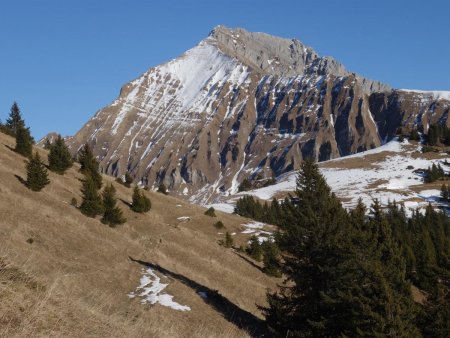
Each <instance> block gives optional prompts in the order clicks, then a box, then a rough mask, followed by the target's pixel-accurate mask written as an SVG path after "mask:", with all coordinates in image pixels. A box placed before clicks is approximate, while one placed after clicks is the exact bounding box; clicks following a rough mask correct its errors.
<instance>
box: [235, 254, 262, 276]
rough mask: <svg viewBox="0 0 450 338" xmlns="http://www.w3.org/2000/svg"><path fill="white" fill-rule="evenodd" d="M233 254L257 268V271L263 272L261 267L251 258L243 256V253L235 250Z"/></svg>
mask: <svg viewBox="0 0 450 338" xmlns="http://www.w3.org/2000/svg"><path fill="white" fill-rule="evenodd" d="M235 254H236V255H237V256H238V257H240V258H242V259H243V260H244V261H246V262H247V263H248V264H250V265H251V266H253V267H254V268H256V269H258V270H259V271H261V272H263V269H262V268H261V267H260V266H259V265H258V264H256V263H255V262H253V261H252V260H251V259H249V258H247V257H245V256H244V255H241V254H240V253H239V252H235Z"/></svg>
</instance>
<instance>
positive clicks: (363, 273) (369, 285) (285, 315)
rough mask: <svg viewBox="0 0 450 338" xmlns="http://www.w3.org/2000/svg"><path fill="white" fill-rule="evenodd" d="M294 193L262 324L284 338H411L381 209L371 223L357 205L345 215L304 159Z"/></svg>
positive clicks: (401, 279)
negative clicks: (280, 277)
mask: <svg viewBox="0 0 450 338" xmlns="http://www.w3.org/2000/svg"><path fill="white" fill-rule="evenodd" d="M296 195H297V199H298V201H299V202H298V204H297V205H295V207H294V206H290V207H289V208H290V210H291V211H290V212H291V214H292V217H289V218H286V220H285V221H284V222H285V224H283V227H282V229H281V233H280V235H279V236H278V237H279V240H278V242H279V244H280V246H281V249H282V254H283V259H284V264H283V265H282V270H283V273H284V275H286V276H287V279H286V282H285V284H284V285H283V286H282V287H281V289H280V292H278V293H274V294H269V295H268V303H269V307H268V308H265V309H263V311H264V313H265V315H266V321H267V323H268V325H269V327H270V328H272V329H273V330H274V331H275V332H276V333H277V334H279V335H281V336H292V337H296V336H299V337H343V336H346V337H355V336H375V337H378V336H379V337H382V336H396V337H414V336H417V330H416V328H415V326H414V325H413V323H412V319H411V318H413V317H414V311H412V310H411V309H414V306H413V305H412V304H411V302H410V299H411V298H408V283H406V281H405V270H404V263H402V259H401V257H400V256H399V251H398V250H397V249H396V247H395V242H394V241H392V240H391V239H392V236H390V232H389V230H388V229H387V228H386V223H385V220H383V219H382V217H379V216H380V215H379V213H380V212H381V211H380V210H378V209H377V208H375V209H376V212H377V213H378V219H380V220H381V221H380V222H378V223H376V222H375V221H374V222H375V223H371V224H367V221H366V219H365V215H364V211H365V208H364V206H363V205H362V203H360V205H359V206H358V208H357V210H356V211H355V212H354V213H352V214H351V215H348V214H347V213H346V211H345V210H344V209H343V208H342V206H341V204H340V202H339V201H338V200H337V198H336V196H334V194H332V193H331V191H330V188H329V187H328V185H327V184H326V182H325V179H324V178H323V176H322V175H321V174H320V172H319V170H318V167H317V165H315V164H314V163H312V162H310V161H305V162H304V163H303V164H302V166H301V169H300V172H299V175H298V178H297V191H296ZM373 217H377V216H376V215H374V216H373ZM389 238H391V239H389ZM396 264H397V267H398V271H396V270H395V268H394V267H395V265H396ZM356 281H357V282H356ZM397 288H398V291H397ZM396 292H399V293H400V295H397V294H396ZM409 306H411V307H410V308H409V310H408V307H409Z"/></svg>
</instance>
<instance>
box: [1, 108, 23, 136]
mask: <svg viewBox="0 0 450 338" xmlns="http://www.w3.org/2000/svg"><path fill="white" fill-rule="evenodd" d="M19 128H25V121H24V120H23V119H22V115H21V114H20V109H19V106H18V105H17V102H14V103H13V105H12V106H11V112H10V114H9V117H8V119H7V120H6V123H5V124H4V131H5V132H6V133H7V134H8V135H10V136H13V137H14V136H16V134H17V131H18V130H19Z"/></svg>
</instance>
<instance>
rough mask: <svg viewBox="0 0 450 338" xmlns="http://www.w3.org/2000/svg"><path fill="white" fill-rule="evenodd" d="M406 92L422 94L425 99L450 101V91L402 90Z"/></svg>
mask: <svg viewBox="0 0 450 338" xmlns="http://www.w3.org/2000/svg"><path fill="white" fill-rule="evenodd" d="M401 90H402V91H405V92H411V93H417V94H422V95H423V96H425V97H431V98H432V99H433V100H441V99H442V100H450V91H436V90H433V91H425V90H416V89H401Z"/></svg>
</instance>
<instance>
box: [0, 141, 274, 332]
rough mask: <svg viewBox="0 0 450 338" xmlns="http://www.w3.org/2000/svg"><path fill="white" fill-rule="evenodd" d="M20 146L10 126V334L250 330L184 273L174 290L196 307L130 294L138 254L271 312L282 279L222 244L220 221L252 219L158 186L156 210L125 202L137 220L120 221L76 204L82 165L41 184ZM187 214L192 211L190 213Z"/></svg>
mask: <svg viewBox="0 0 450 338" xmlns="http://www.w3.org/2000/svg"><path fill="white" fill-rule="evenodd" d="M12 147H14V140H13V139H11V138H9V137H7V136H5V135H3V134H0V243H1V246H0V336H2V337H30V336H33V337H98V336H102V337H150V336H151V337H206V336H207V337H242V336H247V335H248V334H247V333H246V332H245V330H243V329H240V328H239V327H238V326H237V325H235V323H233V321H230V320H227V316H226V314H224V313H223V312H221V311H220V310H218V309H217V308H215V307H214V306H212V305H211V304H208V303H207V302H205V301H204V300H203V299H202V298H201V297H200V296H199V295H198V294H197V293H196V290H195V289H194V288H192V286H190V285H188V284H186V283H184V282H183V281H182V280H180V279H177V278H175V277H169V280H170V281H169V286H168V287H167V289H166V290H167V292H168V293H170V294H172V295H174V300H175V301H177V302H179V303H180V304H185V305H188V306H190V307H191V309H192V310H191V311H190V312H179V311H175V310H173V309H170V308H167V307H163V306H160V305H154V306H149V305H142V304H140V303H139V299H129V298H128V297H127V294H128V293H129V292H130V291H133V290H134V289H135V288H136V286H137V285H138V283H139V278H140V273H141V268H142V265H140V264H139V263H136V262H133V261H132V260H130V259H129V257H132V258H133V259H137V260H142V261H145V262H149V263H152V264H156V265H159V266H161V267H163V268H165V269H167V270H169V271H171V272H173V273H174V274H175V275H181V276H183V277H185V278H186V279H188V280H191V281H194V282H195V283H196V285H200V286H204V287H205V288H207V289H210V290H219V292H220V294H221V295H222V296H223V297H224V299H226V300H227V301H229V302H230V304H233V306H236V309H239V310H243V311H247V312H248V313H250V314H251V315H252V316H254V317H255V318H261V313H260V312H259V310H258V308H257V306H256V304H260V305H263V304H265V294H266V291H267V289H272V290H274V289H275V288H276V282H277V280H274V279H271V278H269V277H267V276H266V275H264V274H263V273H262V272H261V271H260V270H259V269H257V268H256V267H254V266H252V265H251V264H249V263H248V262H246V261H245V260H244V259H242V258H240V257H239V256H238V255H237V254H236V253H235V252H233V251H232V250H229V249H225V248H223V247H221V246H219V245H218V244H217V241H218V240H219V239H221V238H222V236H221V235H218V231H217V229H215V228H214V227H213V223H214V222H216V221H217V220H221V221H222V222H223V223H224V224H225V226H226V229H225V231H226V230H228V231H230V232H239V230H240V224H242V223H244V222H246V220H245V219H243V218H240V217H238V216H234V215H228V214H223V213H220V212H217V214H218V217H217V218H211V217H208V216H205V215H203V213H204V211H205V209H204V208H201V207H199V206H194V205H189V204H188V203H186V202H183V201H180V200H178V199H175V198H172V197H170V196H164V195H162V194H157V193H152V192H149V193H148V195H149V196H150V198H151V200H152V210H151V211H150V212H149V213H148V214H145V215H139V214H134V213H133V212H131V211H130V210H129V208H128V207H127V206H126V205H125V203H122V202H119V204H120V207H121V208H122V210H123V211H124V214H125V216H126V218H127V219H128V221H127V223H126V224H124V225H122V226H119V227H118V228H115V229H111V228H109V227H107V226H105V225H103V224H102V223H101V222H100V221H99V220H98V219H90V218H87V217H85V216H83V215H82V214H81V213H80V212H79V211H78V210H77V209H76V208H74V207H71V206H70V200H71V199H72V197H76V198H77V200H78V201H80V193H79V188H80V182H79V178H80V177H81V176H80V174H79V173H78V168H77V167H74V168H72V169H70V170H69V171H68V173H67V174H66V175H64V176H60V175H57V174H54V173H50V179H51V184H50V185H49V186H47V187H46V188H45V189H44V190H43V191H41V192H38V193H35V192H31V191H30V190H28V189H27V188H26V187H25V186H24V185H23V184H22V183H21V182H20V181H19V179H18V178H16V177H15V175H18V176H19V177H22V178H25V161H24V159H23V158H22V157H20V156H19V155H18V154H16V153H14V152H13V151H12V150H11V149H10V148H12ZM39 151H40V152H41V153H42V156H43V157H44V158H46V153H45V151H44V150H39ZM104 179H105V181H111V182H112V181H113V179H112V178H110V177H105V178H104ZM115 186H116V188H117V193H118V197H119V198H120V199H122V200H124V201H130V200H131V194H132V190H131V189H127V188H125V187H123V186H119V185H117V184H116V185H115ZM177 205H181V207H177ZM180 216H190V217H191V220H190V221H189V222H186V223H181V222H179V221H178V220H177V217H180ZM221 232H224V231H221ZM30 238H31V239H33V243H28V242H27V240H28V239H30ZM235 240H236V242H237V243H243V242H244V241H245V240H246V237H245V236H244V235H240V234H237V235H236V238H235Z"/></svg>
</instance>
